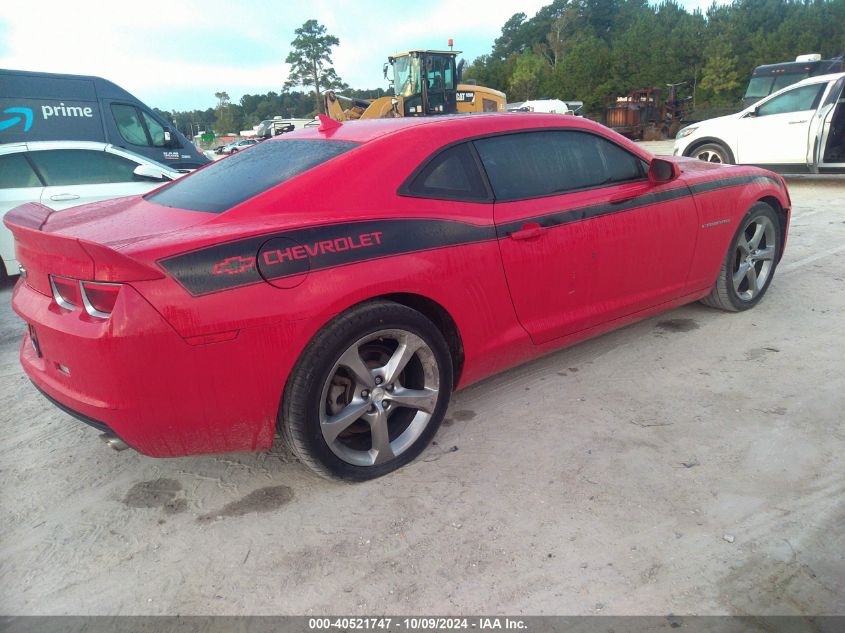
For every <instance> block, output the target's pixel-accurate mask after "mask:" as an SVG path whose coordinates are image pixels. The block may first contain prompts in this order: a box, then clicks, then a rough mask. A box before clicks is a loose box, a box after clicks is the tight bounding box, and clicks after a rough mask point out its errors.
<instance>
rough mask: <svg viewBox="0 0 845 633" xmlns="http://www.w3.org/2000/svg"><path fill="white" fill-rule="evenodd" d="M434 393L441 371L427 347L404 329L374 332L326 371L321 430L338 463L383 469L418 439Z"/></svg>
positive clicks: (429, 415)
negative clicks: (385, 464)
mask: <svg viewBox="0 0 845 633" xmlns="http://www.w3.org/2000/svg"><path fill="white" fill-rule="evenodd" d="M439 393H440V371H439V367H438V364H437V360H436V357H435V354H434V352H433V351H432V350H431V348H430V347H429V346H428V344H427V343H426V342H425V341H424V340H423V339H422V338H421V337H419V336H417V335H416V334H414V333H412V332H408V331H406V330H401V329H389V330H379V331H377V332H374V333H372V334H368V335H367V336H365V337H363V338H360V339H359V340H358V341H356V342H355V343H353V344H352V345H351V346H350V347H349V348H348V349H347V350H346V351H345V352H344V353H343V354H342V355H341V356H340V358H339V359H338V360H337V361H336V362H335V364H334V367H333V368H332V370H331V371H330V372H329V374H328V378H327V379H326V382H325V384H324V386H323V390H322V397H321V400H320V431H321V432H322V435H323V439H324V440H325V442H326V444H327V445H328V447H329V448H330V449H331V451H332V452H333V453H334V454H335V455H336V456H337V457H339V458H340V459H342V460H343V461H345V462H347V463H349V464H353V465H356V466H376V465H380V464H384V463H386V462H389V461H391V460H392V459H395V458H396V457H398V456H399V455H401V454H402V453H404V452H405V451H406V450H408V449H409V448H410V447H411V446H412V445H413V444H414V442H415V441H416V440H417V438H419V437H420V435H422V433H423V431H424V430H425V429H426V427H427V426H428V424H429V422H430V421H431V418H432V414H433V413H434V410H435V408H436V406H437V402H438V397H439Z"/></svg>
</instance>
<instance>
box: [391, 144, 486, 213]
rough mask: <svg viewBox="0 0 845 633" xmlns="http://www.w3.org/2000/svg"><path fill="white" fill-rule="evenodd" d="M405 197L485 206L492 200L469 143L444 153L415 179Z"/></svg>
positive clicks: (436, 157)
mask: <svg viewBox="0 0 845 633" xmlns="http://www.w3.org/2000/svg"><path fill="white" fill-rule="evenodd" d="M402 193H407V194H410V195H412V196H418V197H421V198H434V199H437V200H465V201H479V202H484V201H487V200H488V199H489V198H490V196H489V194H488V193H487V187H486V186H485V185H484V179H483V178H482V176H481V173H480V172H479V169H478V165H477V163H476V162H475V158H474V157H473V155H472V151H471V150H470V148H469V145H468V144H467V143H461V144H460V145H455V146H454V147H450V148H449V149H446V150H444V151H442V152H440V153H439V154H438V155H437V156H435V157H434V158H433V159H431V161H429V163H428V164H427V165H425V166H424V167H423V168H422V170H421V171H419V173H417V174H416V175H415V176H413V179H412V180H411V182H410V184H408V185H407V188H405V191H403V192H402Z"/></svg>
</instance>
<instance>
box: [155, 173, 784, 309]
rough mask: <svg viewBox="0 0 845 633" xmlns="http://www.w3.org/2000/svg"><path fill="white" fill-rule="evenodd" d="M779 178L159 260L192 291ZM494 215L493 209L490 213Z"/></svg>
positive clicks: (391, 223)
mask: <svg viewBox="0 0 845 633" xmlns="http://www.w3.org/2000/svg"><path fill="white" fill-rule="evenodd" d="M768 181H772V182H775V183H776V184H777V185H778V186H779V187H780V182H778V181H777V180H776V179H775V178H772V177H770V176H763V175H755V176H737V177H732V178H725V179H721V180H713V181H708V182H704V183H697V184H694V185H691V186H690V187H687V186H680V187H673V188H669V189H661V190H658V191H652V192H649V193H645V194H642V195H640V196H637V197H635V198H632V199H629V200H625V201H623V202H621V203H616V204H613V203H604V204H597V205H592V206H588V207H580V208H576V209H567V210H563V211H557V212H552V213H547V214H544V215H542V216H539V217H537V218H525V219H522V220H519V221H515V222H508V223H506V224H500V225H499V226H498V227H494V226H493V225H475V224H468V223H465V222H458V221H452V220H439V219H380V220H368V221H360V222H343V223H339V224H328V225H322V226H313V227H309V228H305V229H294V230H288V231H280V232H278V233H271V234H264V235H258V236H253V237H247V238H243V239H240V240H235V241H232V242H226V243H223V244H216V245H214V246H209V247H206V248H202V249H199V250H196V251H191V252H188V253H182V254H180V255H175V256H173V257H168V258H166V259H162V260H160V261H159V262H158V263H159V265H160V266H161V267H162V268H163V269H164V270H165V271H166V272H167V273H168V274H170V275H172V276H173V277H174V278H175V279H176V280H177V281H178V282H179V283H180V284H181V285H182V286H183V287H184V288H185V289H186V290H187V291H188V292H190V293H191V294H192V295H194V296H200V295H205V294H210V293H213V292H219V291H221V290H229V289H231V288H237V287H240V286H248V285H251V284H255V283H260V282H262V281H273V280H275V279H281V278H283V277H292V276H295V275H303V274H306V273H308V272H311V271H317V270H325V269H327V268H333V267H336V266H344V265H347V264H354V263H358V262H363V261H367V260H371V259H377V258H380V257H390V256H394V255H404V254H407V253H414V252H418V251H425V250H430V249H433V248H442V247H447V246H458V245H461V244H471V243H475V242H484V241H488V240H493V239H496V237H497V233H498V237H500V238H504V237H507V236H508V235H509V234H510V233H511V232H513V231H516V230H519V229H520V228H521V227H522V225H523V224H524V223H526V222H532V221H537V222H539V223H541V224H542V226H546V227H553V226H559V225H563V224H569V223H571V222H578V221H583V220H588V219H590V218H595V217H599V216H603V215H608V214H611V213H619V212H622V211H627V210H631V209H634V208H639V207H643V206H646V205H650V204H660V203H665V202H671V201H672V200H677V199H679V198H683V197H687V196H689V195H691V193H705V192H709V191H716V190H718V189H724V188H727V187H735V186H738V185H744V184H750V183H753V182H763V183H768ZM491 215H492V213H491Z"/></svg>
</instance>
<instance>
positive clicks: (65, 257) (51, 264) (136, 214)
mask: <svg viewBox="0 0 845 633" xmlns="http://www.w3.org/2000/svg"><path fill="white" fill-rule="evenodd" d="M207 219H208V214H205V213H196V212H192V211H181V210H178V209H169V208H164V207H160V206H158V205H154V204H150V203H148V202H146V201H145V200H144V199H143V198H141V197H132V198H120V199H117V200H108V201H104V202H98V203H94V204H89V205H83V206H80V207H75V208H73V209H68V210H65V211H59V212H55V211H53V210H52V209H50V208H49V207H46V206H44V205H42V204H39V203H37V202H30V203H28V204H24V205H21V206H19V207H15V208H14V209H12V210H11V211H9V212H8V213H7V214H6V216H5V217H4V218H3V222H4V223H5V225H6V226H7V227H8V228H9V230H11V231H12V234H13V235H14V237H15V252H16V254H17V259H18V261H19V262H20V263H21V266H22V267H23V268H24V271H25V276H26V281H27V284H29V286H31V287H32V288H33V289H34V290H37V291H38V292H41V293H43V294H46V295H50V294H52V292H51V288H50V280H49V275H51V274H53V275H60V276H64V277H72V278H74V279H84V280H90V281H107V282H128V281H140V280H147V279H159V278H161V277H163V276H164V275H163V273H162V272H161V271H160V270H159V269H158V268H157V267H156V266H154V265H152V264H146V263H142V262H139V261H137V260H135V259H133V258H131V257H129V256H127V255H125V254H123V253H121V252H120V250H121V249H122V248H124V247H126V246H128V245H132V244H137V243H139V242H143V241H146V240H149V239H151V238H154V237H156V236H160V235H166V234H170V233H172V232H174V231H178V230H180V229H183V228H186V227H189V226H193V225H195V224H199V223H201V222H203V221H204V220H207Z"/></svg>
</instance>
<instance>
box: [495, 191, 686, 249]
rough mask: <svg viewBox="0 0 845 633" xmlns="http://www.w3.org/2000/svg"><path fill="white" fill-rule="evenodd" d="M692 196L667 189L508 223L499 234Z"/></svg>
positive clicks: (505, 234) (580, 219)
mask: <svg viewBox="0 0 845 633" xmlns="http://www.w3.org/2000/svg"><path fill="white" fill-rule="evenodd" d="M690 195H691V194H690V190H689V188H688V187H687V186H682V187H675V188H673V189H666V190H663V191H659V192H654V193H645V194H641V195H639V196H634V197H631V198H627V199H624V200H620V201H619V202H605V203H602V204H593V205H589V206H586V207H578V208H576V209H567V210H565V211H554V212H551V213H545V214H543V215H539V216H536V217H533V218H524V219H520V220H516V221H513V222H507V223H504V224H500V225H498V227H497V232H498V235H499V237H506V236H508V235H510V234H511V233H513V232H515V231H518V230H520V229H521V228H522V226H523V225H524V224H526V223H528V222H536V223H537V224H539V225H540V226H542V227H546V228H550V227H555V226H560V225H562V224H570V223H571V222H581V221H582V220H589V219H591V218H596V217H599V216H602V215H610V214H612V213H620V212H621V211H630V210H631V209H638V208H640V207H647V206H650V205H653V204H658V203H660V202H668V201H670V200H677V199H679V198H688V197H689V196H690Z"/></svg>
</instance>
